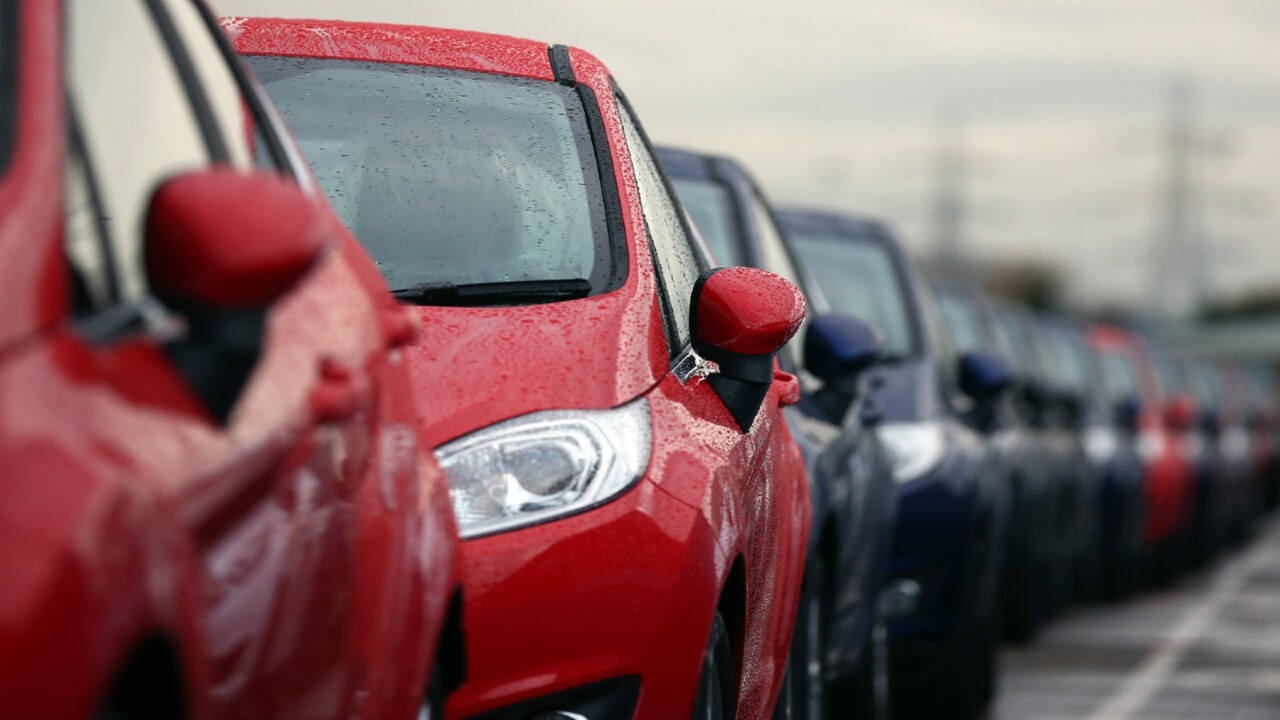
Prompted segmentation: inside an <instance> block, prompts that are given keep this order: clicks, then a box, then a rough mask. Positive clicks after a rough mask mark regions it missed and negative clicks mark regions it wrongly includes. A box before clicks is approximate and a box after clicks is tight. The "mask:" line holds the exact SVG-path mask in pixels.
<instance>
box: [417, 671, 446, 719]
mask: <svg viewBox="0 0 1280 720" xmlns="http://www.w3.org/2000/svg"><path fill="white" fill-rule="evenodd" d="M444 696H445V691H444V679H443V678H442V677H441V676H440V668H439V666H437V667H434V668H432V670H431V681H430V682H428V683H427V694H426V695H425V696H424V697H423V698H422V707H420V708H418V715H417V718H416V720H442V718H444Z"/></svg>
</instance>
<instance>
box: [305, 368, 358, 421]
mask: <svg viewBox="0 0 1280 720" xmlns="http://www.w3.org/2000/svg"><path fill="white" fill-rule="evenodd" d="M369 395H370V390H369V387H368V384H367V383H365V382H363V381H362V380H361V379H360V377H359V376H358V375H357V374H356V373H355V372H353V371H352V370H351V369H350V368H348V367H346V366H345V365H343V364H341V363H339V362H337V361H336V360H334V359H332V358H325V359H323V360H321V361H320V368H319V373H318V377H317V378H316V386H315V389H313V390H312V391H311V415H312V418H313V419H314V420H315V422H316V423H317V424H322V423H331V422H341V421H343V420H348V419H350V418H351V417H353V416H354V415H356V414H357V413H359V412H360V410H362V409H363V408H364V407H365V406H366V405H368V400H369Z"/></svg>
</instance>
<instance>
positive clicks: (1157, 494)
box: [1089, 326, 1195, 576]
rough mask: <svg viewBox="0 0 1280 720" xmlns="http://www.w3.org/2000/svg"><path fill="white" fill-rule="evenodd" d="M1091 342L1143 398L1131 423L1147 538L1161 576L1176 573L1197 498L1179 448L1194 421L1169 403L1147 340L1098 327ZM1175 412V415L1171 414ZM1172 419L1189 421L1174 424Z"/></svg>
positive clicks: (1178, 405)
mask: <svg viewBox="0 0 1280 720" xmlns="http://www.w3.org/2000/svg"><path fill="white" fill-rule="evenodd" d="M1089 340H1090V343H1091V344H1092V345H1093V347H1094V349H1095V350H1097V351H1098V352H1099V353H1100V354H1102V355H1103V356H1104V357H1106V356H1118V357H1121V358H1123V359H1124V360H1125V363H1126V364H1127V366H1128V367H1129V370H1130V372H1131V373H1132V375H1133V377H1134V379H1135V381H1136V382H1135V385H1136V386H1137V388H1138V394H1139V396H1138V397H1136V398H1134V399H1133V401H1134V406H1133V408H1132V412H1133V413H1134V417H1133V418H1131V420H1132V423H1130V424H1132V426H1133V427H1134V430H1135V431H1136V432H1137V434H1138V436H1137V439H1138V443H1137V448H1138V455H1139V457H1140V458H1141V460H1142V463H1143V465H1144V466H1145V468H1146V470H1145V472H1146V521H1145V524H1144V529H1143V539H1144V542H1145V544H1146V551H1147V554H1148V557H1149V559H1150V560H1151V562H1152V564H1153V569H1154V570H1155V571H1157V574H1159V575H1161V576H1164V575H1167V574H1169V573H1171V572H1173V571H1174V570H1176V567H1174V566H1175V565H1176V563H1177V554H1178V552H1179V548H1178V547H1177V543H1178V541H1179V540H1180V535H1181V534H1182V533H1184V532H1185V531H1186V530H1187V529H1188V524H1189V522H1190V519H1191V517H1192V507H1191V503H1192V502H1193V501H1194V496H1195V474H1194V473H1195V470H1194V468H1193V467H1192V465H1191V459H1190V458H1189V457H1188V455H1187V454H1186V453H1184V452H1183V448H1182V446H1181V443H1182V441H1183V437H1182V435H1183V433H1184V431H1185V425H1186V424H1189V423H1190V422H1192V420H1191V418H1190V415H1193V414H1194V409H1188V408H1187V407H1186V406H1185V403H1187V402H1189V401H1188V400H1186V399H1185V398H1183V399H1180V400H1179V402H1178V403H1176V404H1174V403H1170V402H1169V400H1170V398H1167V397H1166V395H1165V392H1164V389H1163V388H1162V386H1161V384H1160V380H1159V377H1158V373H1157V370H1156V366H1155V360H1154V358H1153V357H1152V354H1151V351H1150V349H1149V348H1148V347H1147V344H1146V341H1144V340H1143V339H1142V338H1141V337H1139V336H1137V335H1135V334H1133V333H1131V332H1129V331H1127V330H1122V329H1120V328H1116V327H1109V326H1096V327H1094V328H1092V330H1091V332H1090V336H1089ZM1171 408H1176V410H1177V411H1176V412H1170V409H1171ZM1172 415H1182V416H1186V417H1183V418H1180V419H1179V420H1178V421H1177V422H1172V421H1171V420H1172V419H1171V416H1172Z"/></svg>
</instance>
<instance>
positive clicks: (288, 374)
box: [62, 0, 382, 717]
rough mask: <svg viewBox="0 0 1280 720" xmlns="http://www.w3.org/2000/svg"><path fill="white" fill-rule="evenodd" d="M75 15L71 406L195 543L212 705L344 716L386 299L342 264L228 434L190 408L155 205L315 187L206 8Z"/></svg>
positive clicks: (199, 681)
mask: <svg viewBox="0 0 1280 720" xmlns="http://www.w3.org/2000/svg"><path fill="white" fill-rule="evenodd" d="M66 22H67V24H68V28H67V33H66V38H67V43H68V47H67V53H66V55H67V67H66V81H67V98H68V105H69V108H70V109H71V114H72V118H73V122H72V126H71V133H72V137H73V142H72V143H71V147H72V150H73V152H72V153H71V158H72V160H71V162H70V163H69V165H68V167H69V169H70V171H69V174H68V179H67V185H68V187H69V188H74V187H79V188H81V189H82V190H83V192H80V193H78V194H75V195H74V197H73V195H69V200H70V199H75V200H76V201H77V202H76V203H75V204H71V203H69V204H68V210H67V220H66V226H67V228H68V230H69V232H68V237H67V240H66V245H67V253H68V260H69V261H70V265H71V267H72V269H73V274H74V275H76V276H77V277H79V278H82V279H83V280H82V281H81V282H79V283H78V285H79V286H80V287H81V288H82V290H81V292H80V293H79V294H80V295H81V297H82V307H81V308H80V312H79V313H78V317H77V318H76V321H75V323H74V325H73V326H72V327H71V328H69V332H67V334H66V335H65V336H64V337H63V338H62V341H63V342H64V343H65V344H66V346H67V348H68V349H67V350H66V352H68V353H71V354H73V355H75V356H76V357H77V358H78V360H77V362H79V363H80V364H82V365H86V366H88V367H92V368H93V371H94V372H93V374H92V376H91V379H90V381H89V382H85V383H77V384H74V385H73V386H72V387H71V388H70V389H69V394H77V393H78V394H81V395H83V397H82V398H76V402H83V404H84V407H85V409H86V411H87V412H86V415H85V417H86V418H87V419H88V420H89V421H90V422H91V423H92V427H91V429H90V433H91V434H92V436H93V443H94V444H95V446H96V447H97V448H98V451H99V452H100V453H102V454H103V455H105V456H109V457H110V458H111V463H112V464H113V465H114V466H115V467H116V469H117V472H118V476H119V481H120V482H121V483H124V484H127V485H130V486H132V487H135V488H143V489H145V490H146V491H149V492H152V493H154V494H155V496H156V497H157V498H158V499H157V500H156V502H157V503H158V504H160V505H161V506H163V507H165V508H166V511H167V512H169V513H170V517H171V519H172V520H173V522H174V525H175V528H174V529H175V531H176V532H177V533H179V534H180V535H181V536H182V542H181V546H182V547H183V548H184V549H185V553H186V558H185V562H186V565H185V568H186V569H187V570H188V571H189V573H190V574H189V575H186V576H184V577H182V578H180V579H179V580H180V582H182V583H185V585H184V586H183V587H179V588H176V589H175V592H176V593H178V594H179V595H181V596H183V597H184V598H185V601H186V602H187V604H188V608H189V610H190V612H191V614H192V616H193V617H195V618H197V620H196V621H195V622H196V625H197V627H198V630H199V633H198V637H199V643H200V648H199V649H198V650H197V651H196V654H197V655H198V662H199V665H200V667H196V668H189V669H188V671H189V673H190V674H191V675H193V676H194V677H195V680H196V683H195V684H196V685H197V686H198V687H202V688H204V691H205V697H204V698H202V699H203V700H205V701H207V702H208V705H207V706H206V707H208V708H210V709H212V710H213V712H214V714H227V715H235V716H237V717H302V716H314V715H317V714H332V713H335V712H337V709H339V708H342V707H343V705H342V702H343V700H344V698H345V697H346V693H345V692H344V690H345V687H346V685H347V677H346V674H345V673H346V670H347V669H346V668H345V667H344V666H343V660H344V654H345V652H346V650H347V647H348V642H349V640H350V638H348V637H347V633H346V628H345V627H344V623H345V619H346V616H347V612H348V608H349V606H350V604H351V602H352V595H353V582H352V580H353V558H352V557H351V552H352V548H353V546H354V533H355V525H354V514H353V507H352V501H353V498H354V497H355V495H356V493H357V491H358V489H359V483H360V480H361V478H362V477H364V475H365V474H366V473H367V471H368V469H369V460H370V455H371V452H370V446H371V445H372V443H373V438H372V437H371V433H372V423H371V418H372V417H373V415H374V413H372V412H370V411H369V409H368V408H367V402H366V401H367V399H368V398H369V397H371V395H370V393H371V391H372V388H371V379H370V377H369V376H368V374H367V373H366V371H365V368H366V366H369V365H371V364H372V362H371V358H372V353H374V352H377V351H378V350H380V349H381V342H382V341H381V338H380V337H379V335H378V333H379V326H378V323H377V322H376V319H377V311H376V309H375V308H374V307H373V300H372V299H371V298H370V297H369V296H368V295H367V294H366V293H363V292H361V286H360V284H359V283H358V282H357V281H356V279H355V278H354V277H353V276H352V271H351V269H350V268H349V267H348V266H347V265H346V264H344V263H343V262H342V260H341V256H340V254H339V253H338V252H327V253H326V254H325V255H324V256H323V257H322V259H321V260H320V261H319V262H318V264H317V266H316V267H314V268H313V269H312V270H311V271H310V273H309V274H308V275H307V276H306V277H305V278H304V279H303V280H302V281H301V282H300V283H299V284H298V285H297V286H296V287H295V288H294V289H293V290H292V291H291V292H290V293H289V294H288V295H287V296H286V297H285V298H283V299H282V300H281V301H279V302H278V303H276V304H274V305H273V306H272V307H271V308H270V309H269V311H268V312H267V313H266V314H265V317H264V318H263V319H262V323H263V325H262V327H261V329H260V332H261V333H262V341H261V342H262V348H261V352H260V355H259V358H258V361H257V363H256V365H255V366H254V367H253V369H252V372H251V374H249V376H248V377H247V378H246V381H245V382H244V384H243V387H242V388H241V390H240V392H239V397H238V398H237V399H236V401H235V403H234V405H233V406H232V410H231V413H230V415H229V416H228V417H227V418H226V421H225V423H221V424H219V423H211V422H209V421H208V420H207V419H206V418H205V417H204V416H202V415H201V414H199V413H193V412H190V408H189V407H185V408H184V407H183V403H182V401H181V400H180V399H179V398H180V396H181V395H182V393H181V391H180V389H179V388H180V387H181V386H182V385H183V375H182V373H181V372H180V368H178V367H175V364H174V361H173V358H174V355H173V353H172V352H171V349H172V347H173V344H174V343H175V342H181V338H180V336H181V326H182V322H183V318H182V317H181V316H179V315H177V314H175V313H173V312H170V311H168V310H167V309H165V308H163V307H161V306H160V305H159V304H158V303H157V302H156V301H155V300H154V299H153V298H152V297H151V295H150V293H149V290H148V276H147V272H145V271H144V267H143V261H142V254H143V253H142V246H143V235H144V218H145V212H146V208H147V206H148V203H149V201H150V197H151V193H152V192H153V191H154V190H155V188H156V187H157V186H159V185H160V184H161V183H163V182H164V181H165V180H166V179H168V178H170V177H172V176H174V175H175V174H178V173H183V172H190V171H198V170H202V169H208V168H211V167H214V166H229V167H231V168H234V169H235V170H237V171H240V172H251V171H257V172H268V173H276V174H281V175H285V176H291V177H293V178H295V179H301V180H302V181H305V177H306V176H305V174H304V173H303V172H302V171H300V170H299V169H298V168H297V167H296V165H294V164H292V163H291V160H290V158H289V157H288V155H287V152H286V151H285V148H284V145H283V144H282V142H281V140H280V138H279V137H278V135H276V134H275V131H274V129H273V127H272V126H271V124H270V120H269V118H268V117H267V115H266V113H265V111H264V110H263V107H262V105H261V104H260V103H259V102H258V100H257V98H256V97H254V96H253V95H251V94H249V93H247V92H246V90H247V88H248V85H247V84H246V83H245V82H244V78H243V76H237V74H236V71H235V70H234V68H233V66H232V65H230V64H229V62H230V58H229V57H228V56H227V55H226V54H225V50H224V48H223V46H221V45H220V44H219V42H218V38H217V36H216V35H214V33H215V32H216V25H214V24H213V20H212V18H211V17H210V16H208V15H207V13H206V12H205V11H204V9H203V8H202V7H200V6H198V5H196V4H195V3H193V2H191V0H150V1H148V2H144V1H143V0H112V1H110V2H104V1H103V0H67V3H66ZM326 217H327V216H326ZM73 228H79V229H80V230H79V231H78V232H70V231H71V230H72V229H73ZM99 250H100V251H99ZM151 270H152V271H153V272H154V271H156V270H157V268H152V269H151ZM159 270H160V271H163V268H160V269H159ZM119 318H126V319H127V321H125V322H119V321H118V320H117V319H119ZM246 332H251V330H248V331H246ZM175 338H176V339H175Z"/></svg>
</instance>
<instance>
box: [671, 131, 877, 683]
mask: <svg viewBox="0 0 1280 720" xmlns="http://www.w3.org/2000/svg"><path fill="white" fill-rule="evenodd" d="M658 155H659V159H660V160H661V161H662V163H663V166H664V167H665V168H666V170H667V173H668V175H670V176H671V177H672V178H675V179H679V178H683V179H688V180H700V181H709V182H715V183H718V184H719V185H720V186H722V187H724V188H726V189H727V190H728V192H729V193H730V194H731V197H733V198H734V202H733V209H734V212H735V220H736V229H737V232H735V233H733V236H734V242H735V243H736V245H735V247H736V249H737V252H738V253H739V255H740V256H741V257H742V258H744V259H745V261H746V262H747V263H748V264H751V265H754V266H756V267H762V268H765V269H767V270H771V271H773V272H785V269H784V268H781V267H777V266H771V265H770V264H769V263H768V261H767V259H766V258H767V253H766V252H765V251H764V250H763V248H762V244H763V243H764V242H766V241H765V240H764V237H763V236H764V234H765V233H766V232H767V230H766V229H765V228H761V227H758V224H759V223H760V222H772V217H769V218H762V217H760V216H759V215H758V214H756V213H753V212H751V211H750V209H749V207H750V205H749V203H757V204H758V206H759V207H763V208H764V209H765V210H766V211H767V212H768V213H769V214H770V215H772V209H771V208H770V207H769V205H768V203H767V202H766V201H765V200H764V198H763V195H762V194H761V192H760V190H759V188H758V187H757V186H756V183H755V181H754V180H753V179H752V178H751V176H750V175H749V174H748V172H747V171H746V170H745V169H744V168H743V167H742V166H741V165H739V164H738V163H737V162H735V161H734V160H732V159H729V158H723V157H719V156H714V155H703V154H699V153H694V152H689V151H684V150H676V149H672V148H658ZM775 224H776V223H775ZM781 249H782V250H783V251H784V252H788V250H787V248H786V247H785V246H784V247H783V248H781ZM792 264H794V260H793V261H792ZM797 279H800V280H801V281H802V282H803V283H804V288H805V290H806V293H808V294H809V298H810V307H812V308H814V312H815V313H821V312H824V311H826V310H827V308H826V307H825V305H826V303H825V300H823V299H821V298H820V297H817V296H815V295H814V293H813V288H814V286H813V285H812V281H808V282H804V281H805V280H806V279H805V278H797ZM784 359H790V358H789V357H788V358H784ZM792 370H793V371H798V369H796V368H792ZM866 397H867V394H864V395H863V396H862V397H860V398H858V399H857V400H856V401H855V403H854V406H853V407H851V408H850V409H849V410H848V411H847V412H846V413H845V416H844V421H843V427H842V426H841V425H840V424H836V423H833V422H832V421H831V419H830V418H827V417H826V413H825V412H824V411H823V410H822V409H821V408H819V407H818V406H817V405H816V404H815V403H813V402H812V401H811V398H806V400H802V401H801V402H800V404H799V405H797V406H796V407H793V408H787V410H786V413H785V414H786V417H787V421H788V424H789V426H790V427H791V431H792V434H793V435H794V436H795V438H796V441H797V442H798V443H799V445H800V448H801V450H802V452H803V454H804V457H805V461H806V464H807V466H808V468H809V480H810V495H811V497H812V498H813V508H814V509H813V516H814V522H813V531H812V532H811V534H810V538H809V550H808V551H809V555H810V557H811V558H812V557H817V556H818V554H821V555H822V558H823V561H824V566H825V567H826V568H827V569H828V575H829V578H828V579H827V580H826V581H825V587H826V588H827V590H828V592H829V593H830V597H828V598H824V599H823V602H824V603H825V605H826V607H827V608H828V617H827V622H828V626H827V627H826V638H825V641H824V642H825V644H826V661H825V662H826V663H827V665H826V674H827V677H828V678H829V679H845V678H849V677H851V676H852V675H853V674H854V673H855V672H856V671H857V670H858V668H859V667H861V665H862V663H863V662H869V660H867V658H868V656H869V655H870V653H869V652H868V651H867V648H868V646H869V645H870V640H871V632H872V630H873V627H874V625H875V623H876V622H877V619H878V615H879V613H878V599H879V594H880V590H881V588H882V587H883V585H884V578H885V574H886V571H887V566H888V559H889V549H890V546H891V543H892V537H893V528H894V524H895V516H896V512H897V500H896V496H897V491H896V488H895V486H894V483H893V477H892V473H891V470H890V468H889V466H888V460H887V458H886V457H885V455H884V448H883V447H882V446H881V445H880V442H879V439H878V437H877V436H876V434H875V432H874V430H873V429H872V427H873V426H872V425H867V424H864V422H863V419H862V415H863V410H864V405H865V400H866Z"/></svg>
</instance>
